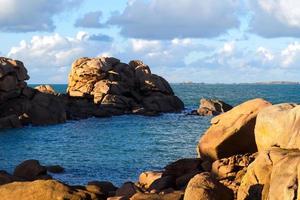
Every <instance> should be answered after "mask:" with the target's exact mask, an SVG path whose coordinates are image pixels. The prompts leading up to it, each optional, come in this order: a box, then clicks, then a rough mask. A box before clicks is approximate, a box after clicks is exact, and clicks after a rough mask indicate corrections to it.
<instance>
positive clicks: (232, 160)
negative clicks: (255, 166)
mask: <svg viewBox="0 0 300 200" xmlns="http://www.w3.org/2000/svg"><path fill="white" fill-rule="evenodd" d="M255 157H256V153H255V154H249V153H248V154H244V155H243V154H240V155H234V156H231V157H229V158H222V159H220V160H216V161H215V162H214V163H213V164H212V169H211V174H212V175H213V176H214V177H215V178H216V179H217V180H219V182H220V183H222V184H223V185H225V186H226V187H227V188H229V189H231V190H232V191H233V193H234V197H235V198H236V196H237V191H238V188H239V186H240V183H241V181H242V178H243V177H244V175H245V174H246V171H247V167H248V166H249V165H250V164H251V163H252V162H253V161H254V159H255Z"/></svg>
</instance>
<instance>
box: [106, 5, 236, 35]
mask: <svg viewBox="0 0 300 200" xmlns="http://www.w3.org/2000/svg"><path fill="white" fill-rule="evenodd" d="M238 2H239V1H237V0H223V1H219V0H210V1H199V0H177V1H176V2H174V1H172V0H149V1H137V0H135V1H130V3H128V4H127V7H126V8H125V10H124V11H123V12H122V13H115V14H114V15H113V16H112V17H111V18H110V19H109V20H108V24H112V25H117V26H119V27H120V28H121V34H123V35H124V36H127V37H131V38H142V39H173V38H187V37H190V38H197V37H215V36H219V35H220V34H222V33H225V32H226V31H227V30H228V29H230V28H235V27H238V26H239V21H238V18H237V16H236V15H235V11H236V8H237V7H238V6H239V3H238Z"/></svg>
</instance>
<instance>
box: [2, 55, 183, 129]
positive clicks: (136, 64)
mask: <svg viewBox="0 0 300 200" xmlns="http://www.w3.org/2000/svg"><path fill="white" fill-rule="evenodd" d="M28 79H29V76H28V74H27V70H26V68H25V67H24V65H23V63H22V62H20V61H17V60H12V59H9V58H4V57H0V111H1V112H0V129H1V128H15V127H22V126H24V125H27V124H33V125H48V124H56V123H63V122H65V121H66V120H67V119H82V118H88V117H92V116H95V117H108V116H112V115H121V114H142V115H156V114H158V113H161V112H179V111H181V110H182V109H183V108H184V105H183V103H182V101H181V100H180V99H179V98H178V97H176V96H175V95H174V92H173V90H172V88H171V87H170V85H169V83H168V82H167V81H166V80H165V79H163V78H162V77H160V76H157V75H155V74H152V73H151V71H150V68H149V67H148V66H147V65H145V64H144V63H143V62H141V61H131V62H130V63H129V65H128V64H125V63H121V62H120V61H119V60H118V59H116V58H108V57H99V58H81V59H78V60H76V61H75V62H74V63H73V65H72V70H71V73H70V76H69V85H68V94H66V95H61V94H58V93H57V92H55V90H54V89H53V88H52V87H51V86H49V85H41V86H37V87H36V88H35V89H33V88H30V87H28V86H27V84H26V80H28Z"/></svg>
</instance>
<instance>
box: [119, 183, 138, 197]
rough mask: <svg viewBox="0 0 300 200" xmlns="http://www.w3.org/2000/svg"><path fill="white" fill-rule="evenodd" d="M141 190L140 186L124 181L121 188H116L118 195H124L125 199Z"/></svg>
mask: <svg viewBox="0 0 300 200" xmlns="http://www.w3.org/2000/svg"><path fill="white" fill-rule="evenodd" d="M138 192H141V190H140V188H139V187H138V186H136V185H135V184H134V183H132V182H126V183H124V184H123V185H122V186H121V187H120V188H118V189H117V190H116V195H115V196H117V197H122V198H124V199H129V198H130V197H132V196H133V195H134V194H135V193H138Z"/></svg>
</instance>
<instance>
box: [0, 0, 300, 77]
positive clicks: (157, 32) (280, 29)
mask: <svg viewBox="0 0 300 200" xmlns="http://www.w3.org/2000/svg"><path fill="white" fill-rule="evenodd" d="M0 5H1V12H0V56H4V57H9V58H13V59H18V60H21V61H22V62H23V63H24V65H25V66H26V68H27V70H28V73H29V75H30V77H31V78H30V80H29V83H67V81H68V74H69V71H70V69H71V65H72V62H74V61H75V60H76V59H77V58H80V57H97V56H113V57H116V58H119V59H120V60H121V61H122V62H125V63H128V62H129V61H130V60H134V59H139V60H143V61H144V63H146V64H147V65H149V66H150V68H151V71H152V72H153V73H155V74H158V75H161V76H163V77H165V78H166V79H167V80H168V81H169V82H173V83H178V82H186V81H192V82H205V83H249V82H260V81H300V73H299V72H300V65H299V64H298V63H299V62H300V41H299V37H300V1H299V0H222V1H220V0H176V1H173V0H110V1H107V0H51V1H50V0H26V1H24V0H0Z"/></svg>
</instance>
